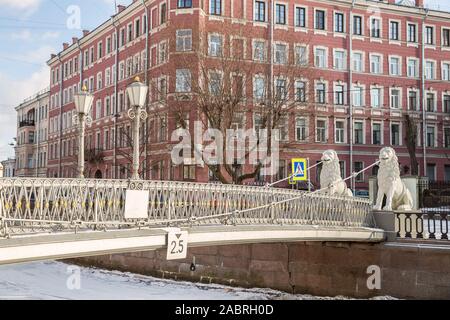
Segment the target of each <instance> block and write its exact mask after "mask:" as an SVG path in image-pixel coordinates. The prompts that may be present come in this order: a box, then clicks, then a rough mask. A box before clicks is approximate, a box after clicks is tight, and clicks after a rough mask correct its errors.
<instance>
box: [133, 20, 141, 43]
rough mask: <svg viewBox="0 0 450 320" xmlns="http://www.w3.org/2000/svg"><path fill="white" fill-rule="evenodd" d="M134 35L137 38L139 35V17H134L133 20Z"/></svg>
mask: <svg viewBox="0 0 450 320" xmlns="http://www.w3.org/2000/svg"><path fill="white" fill-rule="evenodd" d="M134 36H135V38H139V37H140V36H141V19H136V21H135V22H134Z"/></svg>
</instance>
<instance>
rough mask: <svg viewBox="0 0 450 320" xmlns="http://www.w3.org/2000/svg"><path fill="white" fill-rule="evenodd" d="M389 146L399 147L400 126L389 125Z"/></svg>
mask: <svg viewBox="0 0 450 320" xmlns="http://www.w3.org/2000/svg"><path fill="white" fill-rule="evenodd" d="M391 144H392V145H393V146H399V145H400V125H399V124H398V123H392V124H391Z"/></svg>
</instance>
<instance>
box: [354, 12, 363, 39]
mask: <svg viewBox="0 0 450 320" xmlns="http://www.w3.org/2000/svg"><path fill="white" fill-rule="evenodd" d="M353 34H354V35H357V36H362V17H361V16H354V17H353Z"/></svg>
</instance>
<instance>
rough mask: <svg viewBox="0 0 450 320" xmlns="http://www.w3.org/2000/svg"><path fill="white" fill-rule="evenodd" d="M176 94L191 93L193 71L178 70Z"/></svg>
mask: <svg viewBox="0 0 450 320" xmlns="http://www.w3.org/2000/svg"><path fill="white" fill-rule="evenodd" d="M176 77H177V79H176V92H190V91H191V71H190V70H189V69H177V71H176Z"/></svg>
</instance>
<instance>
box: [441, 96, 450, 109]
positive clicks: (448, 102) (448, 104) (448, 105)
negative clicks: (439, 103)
mask: <svg viewBox="0 0 450 320" xmlns="http://www.w3.org/2000/svg"><path fill="white" fill-rule="evenodd" d="M443 104H444V106H443V111H444V112H445V113H450V95H448V94H446V95H444V102H443Z"/></svg>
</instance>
